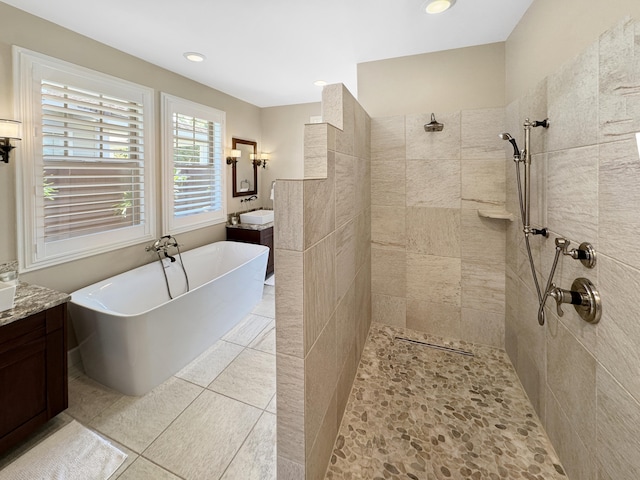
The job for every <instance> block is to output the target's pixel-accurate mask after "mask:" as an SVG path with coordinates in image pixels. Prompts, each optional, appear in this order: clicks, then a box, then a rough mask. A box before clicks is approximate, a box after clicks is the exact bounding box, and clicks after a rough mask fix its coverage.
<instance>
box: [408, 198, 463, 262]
mask: <svg viewBox="0 0 640 480" xmlns="http://www.w3.org/2000/svg"><path fill="white" fill-rule="evenodd" d="M407 251H409V252H411V253H423V254H426V255H439V256H441V257H460V210H459V209H452V208H424V207H408V208H407Z"/></svg>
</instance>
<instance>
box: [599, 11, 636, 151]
mask: <svg viewBox="0 0 640 480" xmlns="http://www.w3.org/2000/svg"><path fill="white" fill-rule="evenodd" d="M639 40H640V24H639V23H638V22H637V21H634V20H631V19H629V18H627V19H625V20H623V21H621V22H620V23H618V25H616V26H615V27H614V28H612V29H611V30H608V31H607V32H605V33H604V34H602V36H601V37H600V52H599V53H600V64H599V67H600V68H599V71H600V76H599V78H600V82H599V85H600V92H599V107H600V109H599V119H600V129H599V135H598V140H599V141H600V142H611V141H618V140H633V138H634V136H635V134H636V132H640V41H639Z"/></svg>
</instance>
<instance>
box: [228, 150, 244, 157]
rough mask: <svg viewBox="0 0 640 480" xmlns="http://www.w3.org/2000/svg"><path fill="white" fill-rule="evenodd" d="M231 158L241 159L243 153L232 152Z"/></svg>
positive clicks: (238, 151)
mask: <svg viewBox="0 0 640 480" xmlns="http://www.w3.org/2000/svg"><path fill="white" fill-rule="evenodd" d="M231 156H232V157H233V158H240V157H241V156H242V152H241V151H240V150H235V149H234V150H231Z"/></svg>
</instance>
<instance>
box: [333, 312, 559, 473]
mask: <svg viewBox="0 0 640 480" xmlns="http://www.w3.org/2000/svg"><path fill="white" fill-rule="evenodd" d="M417 342H425V343H429V344H435V345H443V346H446V347H448V348H452V349H459V350H463V351H466V352H471V353H472V354H473V356H470V355H465V354H460V353H454V352H452V351H448V350H442V349H437V348H430V347H429V346H426V345H423V344H420V343H417ZM325 478H326V480H338V479H339V480H351V479H352V480H359V479H372V480H382V479H413V480H436V479H437V480H445V479H456V480H458V479H460V480H463V479H464V480H466V479H472V480H484V479H489V480H499V479H526V480H555V479H562V480H567V477H566V475H565V473H564V470H563V468H562V466H561V465H560V461H559V459H558V456H557V455H556V453H555V451H554V449H553V447H552V446H551V443H550V442H549V439H548V438H547V435H546V433H545V431H544V429H543V427H542V425H541V422H540V420H539V419H538V416H537V415H536V413H535V411H534V409H533V407H532V405H531V403H530V402H529V400H528V399H527V397H526V395H525V393H524V391H523V389H522V386H521V385H520V382H519V380H518V377H517V376H516V373H515V371H514V369H513V367H512V365H511V363H510V362H509V359H508V358H507V355H506V353H505V352H504V351H502V350H499V349H495V348H491V347H486V346H478V345H474V344H471V343H466V342H463V341H450V340H444V339H442V338H440V337H435V336H431V335H427V334H422V333H418V332H413V331H410V330H405V329H400V328H395V327H388V326H382V325H377V324H374V325H372V326H371V332H370V334H369V338H368V339H367V343H366V345H365V348H364V351H363V355H362V359H361V361H360V365H359V367H358V372H357V374H356V379H355V381H354V385H353V388H352V390H351V394H350V397H349V400H348V403H347V407H346V411H345V413H344V417H343V419H342V424H341V427H340V430H339V432H338V436H337V438H336V442H335V445H334V450H333V454H332V456H331V460H330V463H329V467H328V470H327V473H326V477H325Z"/></svg>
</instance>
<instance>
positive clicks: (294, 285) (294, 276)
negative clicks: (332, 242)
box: [275, 248, 305, 358]
mask: <svg viewBox="0 0 640 480" xmlns="http://www.w3.org/2000/svg"><path fill="white" fill-rule="evenodd" d="M303 258H304V257H303V254H302V252H291V251H288V250H280V249H277V248H276V254H275V271H276V273H275V275H276V298H277V301H276V319H277V320H276V348H277V351H278V353H283V354H286V355H293V356H296V357H298V358H304V355H305V350H304V333H303V332H304V330H303V329H304V326H303V318H304V317H303V315H304V274H303V272H304V261H303Z"/></svg>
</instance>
